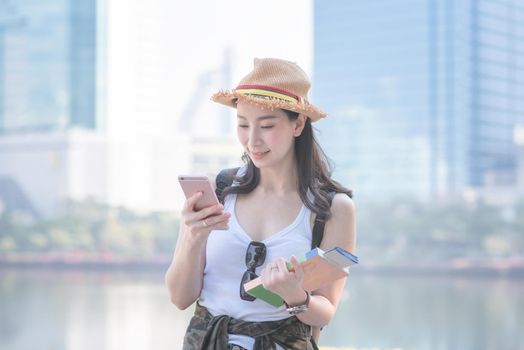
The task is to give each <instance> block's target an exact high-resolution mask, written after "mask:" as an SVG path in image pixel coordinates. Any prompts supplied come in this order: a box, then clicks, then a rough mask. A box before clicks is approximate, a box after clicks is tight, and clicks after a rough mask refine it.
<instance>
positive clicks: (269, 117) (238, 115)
mask: <svg viewBox="0 0 524 350" xmlns="http://www.w3.org/2000/svg"><path fill="white" fill-rule="evenodd" d="M237 118H239V119H247V118H246V117H244V116H241V115H240V114H237ZM277 118H278V117H277V116H276V115H262V116H260V117H257V120H266V119H277Z"/></svg>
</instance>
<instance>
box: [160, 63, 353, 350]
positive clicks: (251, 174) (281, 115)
mask: <svg viewBox="0 0 524 350" xmlns="http://www.w3.org/2000/svg"><path fill="white" fill-rule="evenodd" d="M309 87H310V82H309V79H308V77H307V75H306V74H305V72H304V71H303V70H302V69H301V68H300V67H299V66H298V65H296V64H295V63H292V62H288V61H284V60H280V59H273V58H266V59H255V62H254V68H253V70H252V71H251V72H250V73H249V74H248V75H247V76H246V77H244V78H243V79H242V81H241V82H240V85H239V86H237V88H236V89H234V90H232V91H225V92H218V93H216V94H215V95H213V96H212V100H214V101H215V102H218V103H221V104H224V105H227V106H231V107H234V108H236V109H237V122H238V125H237V126H238V130H237V134H238V139H239V141H240V143H241V144H242V146H243V148H244V151H245V153H244V157H243V159H244V161H245V163H246V165H245V166H244V167H242V168H240V169H239V170H238V173H237V174H236V175H237V176H236V180H235V182H234V184H233V186H230V187H228V188H226V189H225V190H224V192H223V194H222V195H223V198H224V204H223V205H217V206H214V207H210V208H206V209H202V210H200V211H195V210H194V208H193V206H194V204H195V202H196V201H197V200H198V198H199V196H200V194H196V195H194V196H192V197H190V198H188V199H187V200H186V202H185V205H184V209H183V210H182V222H181V225H180V232H179V237H178V242H177V245H176V249H175V254H174V258H173V262H172V264H171V266H170V267H169V269H168V271H167V273H166V285H167V288H168V290H169V293H170V297H171V301H172V302H173V303H174V304H175V305H176V306H177V307H178V308H180V309H186V308H187V307H189V306H190V305H192V304H193V303H194V302H195V301H198V303H197V306H196V310H195V315H194V316H193V318H192V320H191V322H190V324H189V327H188V330H187V333H186V336H185V339H184V349H219V350H222V349H275V347H276V348H277V349H282V348H284V349H315V348H316V345H315V344H314V340H313V339H312V336H311V334H312V332H311V330H312V329H316V330H318V328H319V327H322V326H325V325H326V324H328V323H329V321H330V320H331V318H332V317H333V315H334V314H335V311H336V308H337V305H338V302H339V300H340V297H341V295H342V292H343V288H344V284H345V279H342V280H337V281H335V282H333V283H331V284H330V285H327V286H325V287H323V288H321V289H318V290H315V291H313V292H312V293H311V294H308V293H307V292H305V291H304V290H303V289H302V288H301V285H302V280H303V278H304V274H303V270H302V268H301V267H300V264H299V263H298V261H297V259H296V257H295V256H296V255H299V254H304V253H305V252H307V251H309V250H310V246H311V240H312V235H311V228H312V226H313V222H314V220H315V216H316V215H325V217H327V218H328V220H327V222H326V224H325V229H324V235H323V239H322V242H321V244H320V248H322V249H330V248H332V247H334V246H340V247H342V248H344V249H346V250H348V251H351V252H353V251H354V249H355V208H354V204H353V202H352V200H351V198H350V196H351V191H350V190H348V189H346V188H344V187H342V186H341V185H339V184H338V183H337V182H335V181H333V180H332V179H331V178H330V171H329V168H328V164H327V161H326V159H325V156H324V154H323V153H322V150H321V149H320V147H319V145H318V144H317V143H316V141H315V139H314V135H313V130H312V126H311V123H312V122H315V121H317V120H319V119H321V118H323V117H325V113H323V112H322V111H320V110H319V109H317V108H316V107H314V106H313V105H311V104H309V102H307V93H308V90H309ZM329 192H336V194H335V196H334V197H333V200H332V203H331V206H330V201H329V199H328V196H329ZM289 257H291V259H290V260H291V263H292V264H293V267H294V272H290V271H288V269H287V268H286V259H289ZM257 275H260V276H261V277H262V281H263V284H264V287H265V288H266V289H269V290H270V291H272V292H274V293H276V294H278V295H280V296H281V297H282V299H284V301H285V303H286V305H285V306H283V307H280V308H275V307H273V306H271V305H269V304H267V303H265V302H263V301H261V300H258V299H255V298H253V297H251V296H250V295H249V294H247V293H245V290H243V287H242V286H243V283H245V282H246V281H249V280H251V279H252V278H254V277H256V276H257Z"/></svg>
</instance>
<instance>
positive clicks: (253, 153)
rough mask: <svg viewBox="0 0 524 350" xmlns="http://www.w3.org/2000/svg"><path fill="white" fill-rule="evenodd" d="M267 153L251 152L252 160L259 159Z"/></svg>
mask: <svg viewBox="0 0 524 350" xmlns="http://www.w3.org/2000/svg"><path fill="white" fill-rule="evenodd" d="M268 153H269V151H265V152H251V156H252V157H253V158H255V159H261V158H263V157H264V156H265V155H266V154H268Z"/></svg>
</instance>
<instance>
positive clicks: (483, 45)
mask: <svg viewBox="0 0 524 350" xmlns="http://www.w3.org/2000/svg"><path fill="white" fill-rule="evenodd" d="M314 14H315V15H314V21H315V66H314V67H315V68H314V82H315V84H314V85H315V91H314V100H315V103H318V104H319V105H320V106H322V107H323V108H324V109H325V110H326V111H327V112H328V113H329V114H330V117H328V119H327V120H325V121H322V122H320V123H319V128H320V130H321V137H320V140H321V142H322V143H323V145H324V146H325V149H326V151H327V153H328V154H329V155H331V156H332V158H333V159H334V160H335V163H336V165H337V168H336V172H335V175H336V176H337V177H338V178H339V179H340V180H341V181H342V182H344V183H345V184H347V185H348V186H350V187H354V188H355V193H356V195H357V196H359V197H360V198H361V199H366V198H367V199H374V200H376V199H390V198H392V197H395V196H414V197H418V198H421V199H426V200H429V199H434V198H438V197H443V196H447V195H450V194H460V193H462V192H463V191H465V190H473V191H477V192H484V191H485V190H486V189H487V188H489V187H501V186H502V187H506V188H515V186H517V182H518V180H517V177H518V176H517V174H518V165H517V145H516V144H515V142H514V139H513V137H512V135H513V132H514V129H515V125H516V124H517V123H518V122H519V121H520V122H522V120H523V119H524V89H523V86H524V5H523V4H522V3H521V2H520V1H516V0H513V1H511V0H510V1H496V2H495V1H487V0H467V1H445V0H428V1H423V2H421V1H413V0H398V1H372V2H362V1H360V2H347V1H342V0H340V1H334V2H331V3H330V6H324V4H323V3H322V2H320V1H316V2H315V7H314ZM513 192H514V191H513Z"/></svg>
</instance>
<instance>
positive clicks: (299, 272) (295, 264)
mask: <svg viewBox="0 0 524 350" xmlns="http://www.w3.org/2000/svg"><path fill="white" fill-rule="evenodd" d="M291 264H292V265H293V270H295V276H296V277H297V278H302V275H304V270H303V269H302V265H300V262H299V261H298V259H297V257H296V256H294V255H292V256H291Z"/></svg>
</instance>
